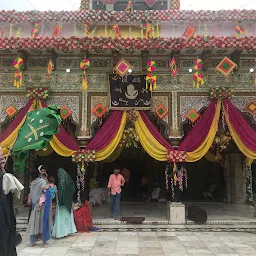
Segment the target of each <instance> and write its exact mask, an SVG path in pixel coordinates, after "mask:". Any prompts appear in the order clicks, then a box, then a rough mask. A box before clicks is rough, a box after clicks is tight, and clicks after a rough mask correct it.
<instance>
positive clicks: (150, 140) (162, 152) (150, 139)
mask: <svg viewBox="0 0 256 256" xmlns="http://www.w3.org/2000/svg"><path fill="white" fill-rule="evenodd" d="M137 113H138V112H137ZM134 126H135V130H136V132H137V134H138V137H139V140H140V143H141V145H142V147H143V148H144V149H145V150H146V152H147V153H148V154H149V155H150V156H151V157H153V158H154V159H156V160H158V161H167V153H168V150H167V149H166V148H165V147H164V146H163V145H162V144H160V143H159V142H158V141H157V140H156V139H155V137H154V136H153V135H152V134H151V133H150V131H149V130H148V128H147V126H146V125H145V123H144V122H143V120H142V118H141V116H140V114H139V113H138V119H137V120H136V121H135V122H134Z"/></svg>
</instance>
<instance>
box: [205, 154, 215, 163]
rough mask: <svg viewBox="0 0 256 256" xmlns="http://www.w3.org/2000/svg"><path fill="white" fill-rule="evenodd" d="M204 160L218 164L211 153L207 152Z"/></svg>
mask: <svg viewBox="0 0 256 256" xmlns="http://www.w3.org/2000/svg"><path fill="white" fill-rule="evenodd" d="M204 158H205V159H206V160H207V161H209V162H212V163H217V162H219V160H218V159H217V158H216V156H215V155H213V154H212V153H211V152H209V151H208V152H207V153H206V154H205V156H204Z"/></svg>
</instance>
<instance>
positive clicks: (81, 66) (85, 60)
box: [80, 58, 91, 92]
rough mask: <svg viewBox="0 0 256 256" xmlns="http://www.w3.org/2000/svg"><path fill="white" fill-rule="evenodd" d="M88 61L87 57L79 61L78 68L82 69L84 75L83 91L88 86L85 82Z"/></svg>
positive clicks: (88, 65)
mask: <svg viewBox="0 0 256 256" xmlns="http://www.w3.org/2000/svg"><path fill="white" fill-rule="evenodd" d="M90 65H91V64H90V61H89V60H88V59H86V58H85V59H83V60H81V62H80V68H81V69H82V70H83V71H84V76H83V82H82V85H83V91H84V92H85V91H86V90H87V87H88V82H87V78H86V70H87V69H88V68H89V67H90Z"/></svg>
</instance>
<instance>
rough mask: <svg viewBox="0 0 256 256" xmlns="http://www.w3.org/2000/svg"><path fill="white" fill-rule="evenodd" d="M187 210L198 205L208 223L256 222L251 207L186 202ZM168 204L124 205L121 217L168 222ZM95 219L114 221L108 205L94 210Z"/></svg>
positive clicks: (97, 220) (98, 220) (122, 205)
mask: <svg viewBox="0 0 256 256" xmlns="http://www.w3.org/2000/svg"><path fill="white" fill-rule="evenodd" d="M184 204H185V205H186V209H187V208H188V206H190V205H197V206H200V207H202V208H203V209H205V210H206V211H207V213H208V221H233V222H239V221H245V222H255V221H256V218H255V217H254V207H253V206H251V205H235V204H225V203H216V202H185V203H184ZM166 210H167V207H166V202H159V203H122V204H121V216H129V217H133V216H137V217H145V218H146V219H145V221H166V220H167V212H166ZM92 214H93V219H94V221H96V222H100V221H107V220H110V219H112V218H111V213H110V208H109V205H108V204H104V205H103V206H101V207H96V208H93V210H92Z"/></svg>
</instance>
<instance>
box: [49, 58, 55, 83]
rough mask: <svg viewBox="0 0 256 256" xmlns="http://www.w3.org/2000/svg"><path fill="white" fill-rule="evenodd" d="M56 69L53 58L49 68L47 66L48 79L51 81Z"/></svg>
mask: <svg viewBox="0 0 256 256" xmlns="http://www.w3.org/2000/svg"><path fill="white" fill-rule="evenodd" d="M53 69H54V64H53V61H52V58H50V59H49V62H48V66H47V78H48V80H51V74H52V71H53Z"/></svg>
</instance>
